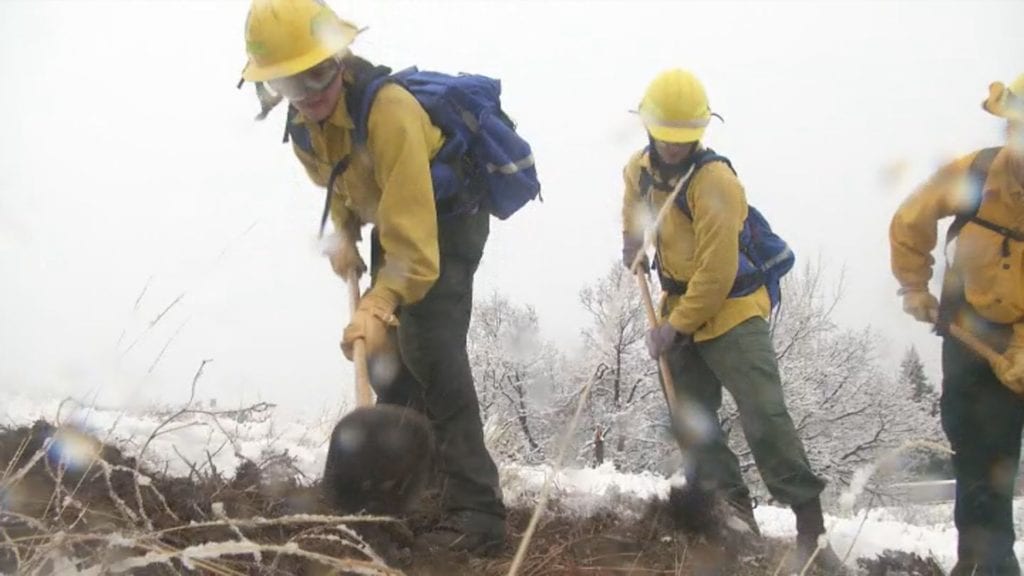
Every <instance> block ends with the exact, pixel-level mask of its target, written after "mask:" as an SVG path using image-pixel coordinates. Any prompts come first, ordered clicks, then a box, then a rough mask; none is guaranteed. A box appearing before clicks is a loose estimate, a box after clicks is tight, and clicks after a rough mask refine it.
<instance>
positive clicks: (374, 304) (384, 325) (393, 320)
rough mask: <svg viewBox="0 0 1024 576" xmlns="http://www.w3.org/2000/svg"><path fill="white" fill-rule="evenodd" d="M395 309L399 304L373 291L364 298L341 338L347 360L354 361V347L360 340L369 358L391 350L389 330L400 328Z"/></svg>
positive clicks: (342, 348)
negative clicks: (363, 343) (364, 344)
mask: <svg viewBox="0 0 1024 576" xmlns="http://www.w3.org/2000/svg"><path fill="white" fill-rule="evenodd" d="M395 308H397V304H396V303H395V302H394V301H392V300H391V299H390V298H388V297H387V296H384V295H381V294H377V293H374V292H373V291H372V290H371V291H370V292H368V293H367V294H366V296H363V298H362V300H360V301H359V307H358V308H356V312H355V314H353V315H352V319H351V320H350V321H349V323H348V326H346V327H345V332H344V334H343V335H342V337H341V351H342V352H344V353H345V358H348V359H349V360H352V347H353V345H354V344H355V341H356V340H360V339H361V340H363V341H364V342H365V343H366V357H367V358H372V357H374V356H375V355H377V354H379V353H381V352H384V351H387V350H389V349H390V348H391V340H390V339H389V337H388V330H389V329H390V328H393V327H395V326H398V318H397V317H395Z"/></svg>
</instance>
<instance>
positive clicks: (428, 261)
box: [292, 73, 444, 305]
mask: <svg viewBox="0 0 1024 576" xmlns="http://www.w3.org/2000/svg"><path fill="white" fill-rule="evenodd" d="M344 81H345V88H346V89H347V88H348V86H349V85H350V83H351V78H350V77H348V76H347V73H346V76H345V78H344ZM292 121H293V122H299V123H302V124H304V125H305V128H306V129H307V130H308V131H309V136H310V144H311V146H312V152H311V153H310V152H306V151H305V150H303V149H302V147H301V146H299V144H298V143H297V142H295V141H294V139H293V149H294V151H295V154H296V156H298V158H299V160H300V161H301V162H302V164H303V166H304V167H305V168H306V172H307V173H308V174H309V177H310V179H312V180H313V182H314V183H316V184H317V185H318V186H321V187H326V186H327V183H328V180H329V178H330V174H331V170H332V168H333V167H334V165H335V164H336V163H337V162H338V161H340V160H341V159H343V158H345V157H349V162H350V163H349V166H348V168H347V169H346V170H345V172H344V174H343V175H342V176H341V177H340V178H338V179H337V181H336V182H335V185H334V190H332V191H331V193H332V194H333V197H332V199H331V219H332V221H333V222H334V225H335V227H336V228H337V229H338V230H339V231H342V232H343V233H345V234H348V235H350V236H352V237H358V231H359V228H360V227H361V226H362V224H364V223H370V224H375V225H376V227H377V231H378V233H379V235H380V242H381V246H382V247H383V249H384V253H385V257H384V264H383V266H382V267H381V269H380V271H379V272H378V275H377V278H376V280H375V282H374V285H373V288H371V293H376V294H379V295H380V296H383V297H385V298H387V299H388V301H390V302H394V303H395V304H396V305H401V304H412V303H414V302H417V301H418V300H420V299H422V298H423V297H424V296H425V295H426V293H427V291H428V290H430V288H431V286H433V284H434V282H435V281H436V280H437V277H438V275H439V274H440V255H439V253H438V243H437V213H436V209H435V205H434V188H433V184H432V181H431V178H430V160H431V159H432V158H433V157H434V156H435V155H436V154H437V152H438V150H440V149H441V146H442V144H443V143H444V137H443V135H442V134H441V131H440V130H439V129H438V128H437V127H436V126H434V125H433V124H432V123H431V121H430V117H429V116H428V115H427V113H426V111H425V110H424V109H423V107H422V106H421V105H420V104H419V102H417V101H416V98H415V97H413V95H412V94H410V93H409V92H408V91H407V90H405V89H404V88H402V87H401V86H398V85H395V84H385V85H384V86H383V87H382V88H381V89H380V91H379V92H378V93H377V96H376V97H375V98H374V101H373V105H372V106H371V108H370V114H369V118H368V123H367V124H368V125H367V132H368V136H367V142H366V145H365V146H354V145H353V143H354V132H355V125H354V123H353V121H352V118H351V117H350V116H349V113H348V110H347V108H346V105H345V97H344V93H343V94H342V97H341V98H340V99H339V101H338V106H337V108H336V109H335V110H334V112H333V114H331V116H330V117H329V118H328V119H327V120H325V121H324V122H322V123H317V122H313V121H310V120H308V119H306V118H304V117H303V116H302V115H301V114H298V115H296V116H295V118H294V119H293V120H292Z"/></svg>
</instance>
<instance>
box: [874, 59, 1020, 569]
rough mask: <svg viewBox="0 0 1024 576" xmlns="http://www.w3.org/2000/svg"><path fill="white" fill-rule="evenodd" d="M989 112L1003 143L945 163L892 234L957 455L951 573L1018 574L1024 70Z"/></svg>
mask: <svg viewBox="0 0 1024 576" xmlns="http://www.w3.org/2000/svg"><path fill="white" fill-rule="evenodd" d="M982 108H983V109H984V110H986V111H987V112H989V113H990V114H993V115H995V116H998V117H1000V118H1004V119H1005V120H1006V135H1007V141H1006V144H1005V145H1004V146H1001V147H995V148H986V149H984V150H980V151H976V152H972V153H970V154H968V155H967V156H964V157H962V158H960V159H958V160H955V161H954V162H952V163H950V164H948V165H946V166H944V167H942V168H941V169H940V170H939V171H938V172H937V173H935V175H933V176H932V177H931V179H929V180H928V181H927V182H926V183H925V184H924V185H923V186H921V187H920V188H919V189H918V190H917V191H916V192H914V194H913V195H911V196H910V197H909V198H907V199H906V200H905V201H904V202H903V204H902V205H901V206H900V208H899V210H897V212H896V214H895V216H894V217H893V219H892V224H891V226H890V229H889V238H890V244H891V249H892V270H893V273H894V274H895V276H896V279H897V280H898V281H899V283H900V294H901V295H902V296H903V308H904V310H906V312H907V313H908V314H910V315H912V316H913V317H914V318H916V319H918V320H920V321H922V322H929V323H935V324H936V331H937V332H938V333H939V334H940V335H942V336H943V344H942V372H943V375H942V404H941V409H942V425H943V429H944V430H945V432H946V436H947V437H948V438H949V442H950V444H951V445H952V447H953V449H954V450H955V451H956V454H955V455H954V456H953V467H954V471H955V474H956V481H957V490H956V509H955V521H956V527H957V531H958V533H959V547H958V561H957V564H956V566H955V568H954V569H953V572H952V574H953V575H955V576H964V575H968V574H978V575H996V574H998V575H1000V576H1003V575H1019V574H1020V566H1019V563H1018V561H1017V559H1016V558H1015V556H1014V552H1013V544H1014V541H1015V535H1014V527H1013V486H1014V481H1015V478H1016V475H1017V467H1018V462H1019V461H1020V447H1021V431H1022V428H1024V74H1022V75H1021V76H1019V77H1017V79H1016V80H1015V81H1013V82H1012V83H1011V84H1010V85H1009V86H1006V85H1004V84H1003V83H1001V82H995V83H993V84H992V85H991V86H990V87H989V94H988V97H987V98H986V99H985V100H984V101H983V102H982ZM948 217H954V220H953V223H952V224H951V225H950V227H949V231H948V233H947V238H946V244H947V246H946V248H947V250H948V249H949V244H950V243H951V242H952V241H953V240H955V241H956V244H955V249H954V250H953V260H952V262H951V263H950V265H949V266H947V267H946V273H945V277H944V279H943V289H942V294H941V303H940V300H939V299H938V298H936V297H935V296H934V295H933V294H932V293H931V292H929V290H928V281H929V280H930V279H931V277H932V272H933V271H932V265H933V264H934V260H933V258H932V256H931V254H932V250H933V249H934V248H935V245H936V242H937V228H938V223H939V221H940V220H943V219H945V218H948ZM950 323H953V324H956V325H958V326H960V327H961V328H963V329H965V330H968V331H970V332H972V333H974V334H975V335H976V336H978V337H980V338H982V339H983V340H984V341H987V343H988V344H989V345H990V346H992V347H993V348H995V349H997V350H998V351H999V352H1002V353H1003V360H1002V361H1000V362H997V363H996V364H995V365H989V364H988V362H986V361H985V360H983V359H982V358H981V357H979V356H977V355H975V354H974V353H972V352H971V351H970V350H968V349H967V348H965V347H964V346H963V345H962V344H960V343H959V342H958V341H957V340H956V339H954V338H952V337H950V336H949V335H948V334H947V331H948V326H949V325H950Z"/></svg>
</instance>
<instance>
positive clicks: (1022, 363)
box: [992, 346, 1024, 396]
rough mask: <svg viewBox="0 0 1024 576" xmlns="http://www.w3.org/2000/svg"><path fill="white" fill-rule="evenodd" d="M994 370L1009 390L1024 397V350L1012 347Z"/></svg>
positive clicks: (995, 365)
mask: <svg viewBox="0 0 1024 576" xmlns="http://www.w3.org/2000/svg"><path fill="white" fill-rule="evenodd" d="M992 370H993V371H994V372H995V373H996V376H997V377H998V378H999V380H1000V381H1002V383H1003V384H1005V385H1006V387H1007V388H1009V389H1010V390H1013V391H1014V392H1016V393H1017V394H1019V395H1021V396H1024V348H1021V347H1017V346H1011V347H1010V349H1009V350H1007V351H1006V353H1005V354H1003V357H1002V358H1000V359H999V361H998V362H996V363H995V364H993V365H992Z"/></svg>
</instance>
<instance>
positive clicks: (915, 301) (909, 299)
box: [903, 290, 939, 324]
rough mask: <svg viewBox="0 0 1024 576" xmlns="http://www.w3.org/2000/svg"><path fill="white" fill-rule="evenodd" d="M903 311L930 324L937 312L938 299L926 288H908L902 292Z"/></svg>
mask: <svg viewBox="0 0 1024 576" xmlns="http://www.w3.org/2000/svg"><path fill="white" fill-rule="evenodd" d="M903 311H904V312H906V313H907V314H910V315H911V316H913V317H914V318H916V319H917V320H918V321H919V322H928V323H929V324H931V323H934V322H935V319H936V317H937V316H938V314H939V301H938V300H936V299H935V296H932V295H931V293H929V292H928V291H927V290H909V291H906V292H904V293H903Z"/></svg>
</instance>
